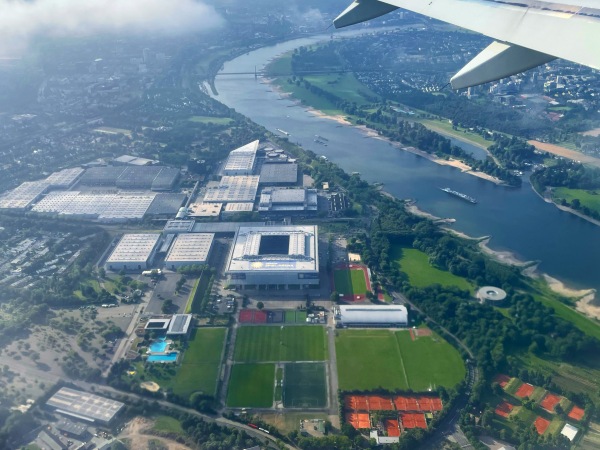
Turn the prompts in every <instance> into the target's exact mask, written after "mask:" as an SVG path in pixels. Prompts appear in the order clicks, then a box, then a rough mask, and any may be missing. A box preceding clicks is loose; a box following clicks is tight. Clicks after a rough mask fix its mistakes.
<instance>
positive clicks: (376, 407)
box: [367, 395, 394, 411]
mask: <svg viewBox="0 0 600 450" xmlns="http://www.w3.org/2000/svg"><path fill="white" fill-rule="evenodd" d="M367 401H368V402H369V411H393V410H394V405H393V403H392V399H391V398H390V397H381V396H378V395H369V396H368V397H367Z"/></svg>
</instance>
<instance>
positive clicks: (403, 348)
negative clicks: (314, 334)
mask: <svg viewBox="0 0 600 450" xmlns="http://www.w3.org/2000/svg"><path fill="white" fill-rule="evenodd" d="M336 355H337V367H338V376H339V386H340V389H342V390H346V391H352V390H363V391H364V390H373V389H377V388H378V387H382V388H385V389H390V390H393V389H402V390H407V389H411V390H413V391H415V392H424V391H426V390H428V389H429V388H432V387H434V386H444V387H453V386H455V385H456V384H457V383H459V382H460V381H461V380H462V379H463V378H464V376H465V366H464V363H463V361H462V359H461V357H460V354H459V353H458V351H457V350H456V349H455V348H454V347H452V346H451V345H450V344H449V343H447V342H446V341H445V340H443V339H442V338H441V337H439V336H438V335H436V334H433V335H431V336H423V337H418V338H417V339H416V340H414V341H413V340H412V339H411V336H410V334H409V331H408V330H402V331H396V332H393V331H390V330H340V331H338V332H337V337H336Z"/></svg>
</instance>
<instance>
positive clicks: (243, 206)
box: [221, 203, 254, 220]
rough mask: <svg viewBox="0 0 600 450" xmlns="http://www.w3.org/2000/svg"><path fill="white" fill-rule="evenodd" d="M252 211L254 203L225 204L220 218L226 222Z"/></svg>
mask: <svg viewBox="0 0 600 450" xmlns="http://www.w3.org/2000/svg"><path fill="white" fill-rule="evenodd" d="M253 210H254V203H227V204H226V205H225V208H224V209H223V212H222V213H221V216H222V218H223V220H226V219H229V218H231V217H233V216H235V215H237V214H242V213H251V212H252V211H253Z"/></svg>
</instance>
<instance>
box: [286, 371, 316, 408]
mask: <svg viewBox="0 0 600 450" xmlns="http://www.w3.org/2000/svg"><path fill="white" fill-rule="evenodd" d="M283 386H284V388H283V406H285V407H286V408H323V407H325V406H326V405H327V386H326V385H325V365H324V364H323V363H300V364H293V363H292V364H286V365H285V371H284V379H283Z"/></svg>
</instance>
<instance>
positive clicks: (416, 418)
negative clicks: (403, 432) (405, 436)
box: [400, 413, 427, 429]
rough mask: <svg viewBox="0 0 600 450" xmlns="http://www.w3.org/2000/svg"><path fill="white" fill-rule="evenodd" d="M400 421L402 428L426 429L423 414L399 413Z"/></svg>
mask: <svg viewBox="0 0 600 450" xmlns="http://www.w3.org/2000/svg"><path fill="white" fill-rule="evenodd" d="M400 420H401V421H402V428H406V429H411V428H423V429H426V428H427V420H425V414H413V413H400Z"/></svg>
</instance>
